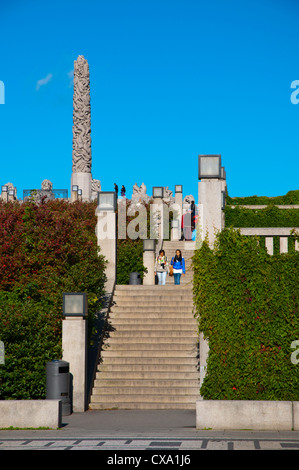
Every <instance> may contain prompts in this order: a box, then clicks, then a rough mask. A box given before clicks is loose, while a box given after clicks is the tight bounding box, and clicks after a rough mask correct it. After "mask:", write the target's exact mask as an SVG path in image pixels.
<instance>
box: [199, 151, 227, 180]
mask: <svg viewBox="0 0 299 470" xmlns="http://www.w3.org/2000/svg"><path fill="white" fill-rule="evenodd" d="M221 174H222V172H221V155H198V179H199V180H201V179H205V178H206V179H208V178H218V179H220V178H221V177H222V176H221Z"/></svg>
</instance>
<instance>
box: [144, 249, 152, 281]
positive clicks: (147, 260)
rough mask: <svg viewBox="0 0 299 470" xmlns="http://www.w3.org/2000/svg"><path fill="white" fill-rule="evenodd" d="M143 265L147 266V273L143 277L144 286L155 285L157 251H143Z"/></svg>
mask: <svg viewBox="0 0 299 470" xmlns="http://www.w3.org/2000/svg"><path fill="white" fill-rule="evenodd" d="M143 265H144V266H145V267H146V268H147V273H145V274H144V277H143V285H144V286H154V285H155V274H154V272H155V252H154V251H144V252H143Z"/></svg>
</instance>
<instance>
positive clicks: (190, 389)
mask: <svg viewBox="0 0 299 470" xmlns="http://www.w3.org/2000/svg"><path fill="white" fill-rule="evenodd" d="M140 382H141V381H140V380H139V381H138V380H134V381H132V385H131V386H129V385H127V386H125V385H113V384H111V385H108V384H107V382H105V384H103V383H102V382H101V383H98V384H96V385H95V392H94V395H97V396H99V395H100V396H102V395H108V394H111V395H114V396H115V395H121V396H122V397H123V396H125V395H131V400H132V399H133V400H135V399H136V398H142V396H143V395H153V396H154V395H155V394H159V396H166V397H171V396H176V397H177V396H182V397H184V396H186V394H190V395H196V394H199V384H197V386H188V385H187V386H185V387H183V386H182V387H178V386H175V384H173V385H170V384H169V386H167V385H166V384H165V385H161V386H160V385H158V384H157V385H156V386H155V385H152V386H151V385H150V383H151V381H150V380H144V385H141V383H140ZM153 382H154V381H153ZM134 383H135V384H136V385H134ZM137 384H139V385H137Z"/></svg>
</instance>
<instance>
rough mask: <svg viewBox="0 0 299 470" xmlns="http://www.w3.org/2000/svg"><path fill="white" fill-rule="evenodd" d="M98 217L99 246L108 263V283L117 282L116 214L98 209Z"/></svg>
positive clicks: (97, 234)
mask: <svg viewBox="0 0 299 470" xmlns="http://www.w3.org/2000/svg"><path fill="white" fill-rule="evenodd" d="M96 216H97V219H98V222H97V225H96V236H97V239H98V246H100V248H101V254H102V255H103V256H105V258H106V260H107V261H108V264H107V265H106V270H105V272H106V277H107V281H116V254H117V239H116V213H115V212H114V211H100V210H99V209H97V210H96Z"/></svg>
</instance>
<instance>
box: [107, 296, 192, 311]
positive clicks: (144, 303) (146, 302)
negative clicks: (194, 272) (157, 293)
mask: <svg viewBox="0 0 299 470" xmlns="http://www.w3.org/2000/svg"><path fill="white" fill-rule="evenodd" d="M178 305H180V306H184V307H189V306H190V307H192V306H193V300H192V299H188V298H185V299H183V300H179V299H178V300H173V297H172V298H171V297H170V298H169V299H165V297H164V298H163V297H162V298H161V300H158V299H156V297H150V298H149V299H145V298H144V297H143V298H138V297H136V298H135V300H134V298H128V297H125V298H121V299H118V298H117V297H116V298H115V300H114V299H113V306H114V307H117V306H119V307H130V306H135V307H159V308H163V307H169V308H175V307H177V306H178Z"/></svg>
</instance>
